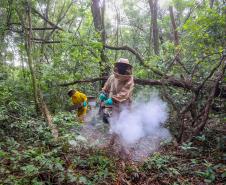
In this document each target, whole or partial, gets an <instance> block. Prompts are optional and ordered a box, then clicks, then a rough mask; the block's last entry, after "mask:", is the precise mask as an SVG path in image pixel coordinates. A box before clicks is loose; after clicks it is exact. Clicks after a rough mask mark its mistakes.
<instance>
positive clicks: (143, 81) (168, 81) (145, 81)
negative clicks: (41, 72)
mask: <svg viewBox="0 0 226 185" xmlns="http://www.w3.org/2000/svg"><path fill="white" fill-rule="evenodd" d="M106 79H107V77H106V76H105V77H100V78H88V79H84V80H75V81H73V82H68V83H63V84H59V85H58V86H62V87H65V86H69V85H74V84H78V83H94V82H97V81H103V80H106ZM134 82H135V84H138V85H169V86H174V87H179V88H183V89H186V90H191V91H194V89H195V88H194V87H193V85H192V84H190V83H188V82H186V81H184V80H183V79H175V78H172V77H171V78H168V79H166V80H165V81H164V82H163V81H162V80H151V79H138V78H135V79H134Z"/></svg>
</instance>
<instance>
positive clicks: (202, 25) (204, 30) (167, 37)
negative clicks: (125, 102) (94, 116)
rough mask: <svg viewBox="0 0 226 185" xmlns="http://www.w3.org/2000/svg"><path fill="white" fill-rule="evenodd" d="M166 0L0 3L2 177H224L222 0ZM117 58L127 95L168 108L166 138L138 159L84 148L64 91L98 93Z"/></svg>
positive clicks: (109, 180)
mask: <svg viewBox="0 0 226 185" xmlns="http://www.w3.org/2000/svg"><path fill="white" fill-rule="evenodd" d="M164 2H165V3H164V4H163V1H158V0H139V1H136V0H120V1H113V0H102V1H101V0H91V1H90V0H77V1H72V0H21V1H17V0H1V1H0V15H1V19H0V39H1V43H0V69H1V70H0V89H1V90H0V138H1V139H0V184H201V183H206V184H207V183H212V184H224V182H225V180H226V165H225V158H226V156H225V150H226V149H225V134H226V132H225V122H226V117H225V115H226V101H225V100H226V76H225V69H226V51H225V50H224V49H225V35H226V34H225V33H226V9H225V2H224V1H221V0H172V1H164ZM120 57H124V58H128V59H129V60H130V62H131V64H132V65H133V67H134V71H133V72H134V77H135V84H136V86H135V90H134V96H136V94H137V93H139V92H140V91H142V92H143V93H144V94H145V92H147V93H148V92H150V91H158V92H159V95H160V96H161V98H162V99H163V100H164V101H166V102H167V103H168V105H169V108H170V118H169V120H168V121H167V127H168V128H169V130H170V131H171V134H172V135H173V140H172V141H171V142H168V143H162V145H161V147H160V149H159V151H157V152H156V153H154V154H153V155H151V156H150V157H149V158H147V159H146V160H145V161H143V162H142V163H141V162H140V163H133V162H126V161H123V160H121V159H120V157H119V156H118V155H115V154H113V152H112V151H108V150H107V149H96V148H92V147H91V146H89V143H87V142H86V141H85V139H84V138H81V137H80V136H79V132H80V130H81V127H82V126H81V124H79V123H78V120H77V118H75V116H74V113H69V112H67V111H66V108H67V107H68V106H69V105H70V103H71V102H70V100H69V99H68V97H67V90H68V89H69V88H75V89H79V90H81V91H83V92H85V93H86V94H88V95H90V96H97V95H98V93H99V91H98V90H100V89H101V86H102V85H103V81H104V80H105V79H106V77H107V76H108V75H109V74H110V69H112V66H113V63H114V62H115V61H116V60H117V59H118V58H120ZM72 129H73V133H72V131H71V130H72ZM71 140H74V141H76V142H77V145H76V147H72V146H71V144H70V142H69V141H71Z"/></svg>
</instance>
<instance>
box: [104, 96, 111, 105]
mask: <svg viewBox="0 0 226 185" xmlns="http://www.w3.org/2000/svg"><path fill="white" fill-rule="evenodd" d="M104 104H105V105H113V100H112V98H108V99H107V100H105V101H104Z"/></svg>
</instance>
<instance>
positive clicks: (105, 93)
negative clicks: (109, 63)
mask: <svg viewBox="0 0 226 185" xmlns="http://www.w3.org/2000/svg"><path fill="white" fill-rule="evenodd" d="M132 68H133V67H132V65H130V64H129V60H128V59H125V58H120V59H119V60H118V62H116V63H115V65H114V71H113V74H112V75H111V76H110V77H109V78H108V80H107V82H106V83H105V84H104V87H103V88H102V92H101V93H100V95H99V99H100V100H101V101H104V104H105V105H107V106H110V105H111V106H113V113H115V114H117V113H119V112H120V110H121V108H122V107H125V106H130V104H131V100H132V99H131V98H132V92H133V87H134V81H133V76H132Z"/></svg>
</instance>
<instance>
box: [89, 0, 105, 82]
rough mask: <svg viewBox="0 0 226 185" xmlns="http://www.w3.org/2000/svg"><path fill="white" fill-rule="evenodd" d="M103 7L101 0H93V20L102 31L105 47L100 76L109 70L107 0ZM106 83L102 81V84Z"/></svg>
mask: <svg viewBox="0 0 226 185" xmlns="http://www.w3.org/2000/svg"><path fill="white" fill-rule="evenodd" d="M102 3H103V4H102V7H101V6H100V0H92V4H91V11H92V15H93V22H94V27H95V30H96V31H97V32H98V33H100V36H101V42H102V44H103V47H102V49H101V51H100V58H101V61H100V76H106V75H108V72H109V67H108V65H107V61H108V59H107V56H106V55H105V47H104V46H105V43H106V33H105V27H104V12H105V0H103V1H102ZM103 85H104V82H102V84H101V86H103Z"/></svg>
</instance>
